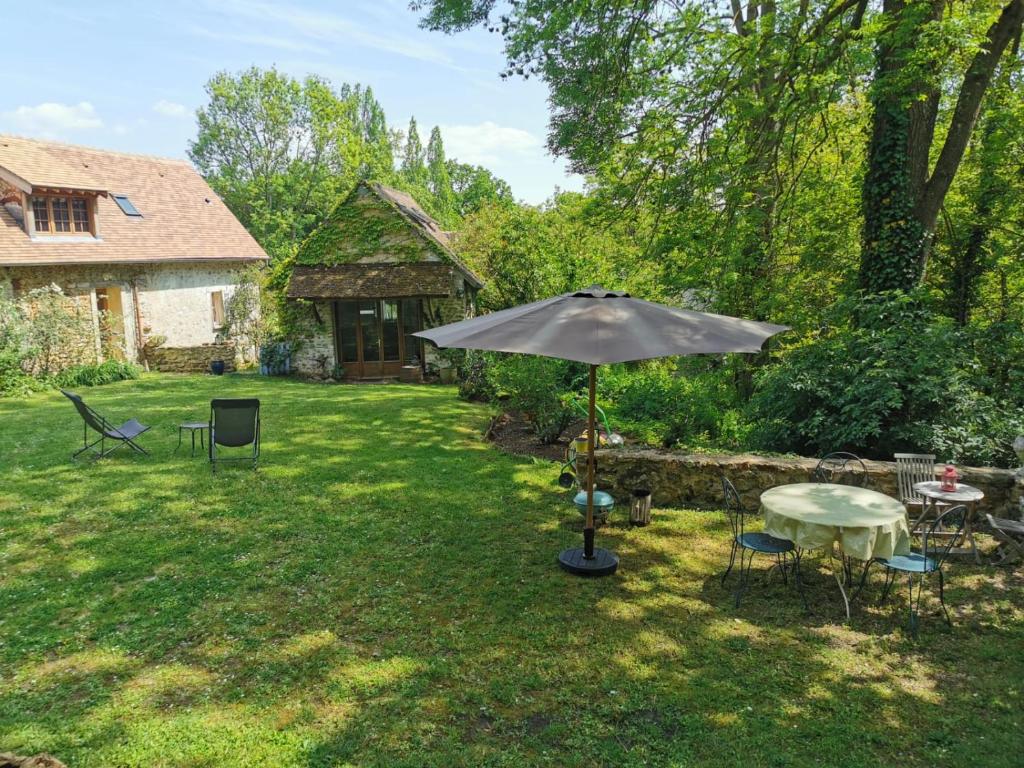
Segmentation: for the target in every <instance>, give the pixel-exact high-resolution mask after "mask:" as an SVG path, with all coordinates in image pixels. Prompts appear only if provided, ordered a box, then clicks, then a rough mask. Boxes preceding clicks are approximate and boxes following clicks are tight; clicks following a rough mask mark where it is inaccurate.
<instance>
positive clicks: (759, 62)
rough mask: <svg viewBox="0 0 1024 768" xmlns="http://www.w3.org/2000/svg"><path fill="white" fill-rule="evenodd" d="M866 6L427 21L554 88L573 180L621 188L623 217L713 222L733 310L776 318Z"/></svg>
mask: <svg viewBox="0 0 1024 768" xmlns="http://www.w3.org/2000/svg"><path fill="white" fill-rule="evenodd" d="M866 5H867V0H843V1H842V2H833V3H828V4H824V5H813V6H812V4H809V3H799V4H797V3H781V4H777V3H775V2H773V1H769V2H762V3H756V2H755V3H749V4H747V5H746V7H745V8H744V7H742V6H741V5H740V4H739V3H738V2H734V3H732V4H731V6H730V7H729V8H728V9H723V8H721V7H720V6H719V5H718V4H704V3H698V2H681V3H661V2H657V1H656V0H643V1H641V2H634V3H623V2H620V1H619V0H599V1H598V2H585V1H584V0H576V1H574V2H560V1H559V0H538V1H537V2H531V3H514V4H512V7H511V9H509V10H508V11H507V12H505V13H503V15H501V16H500V19H499V21H498V22H497V23H492V22H489V19H490V17H491V15H492V13H493V12H494V9H495V6H496V4H495V3H494V2H488V1H486V0H481V1H479V2H471V3H465V2H459V1H458V0H434V1H433V2H429V3H427V2H424V3H420V4H418V5H417V7H419V8H420V9H421V10H422V9H426V14H425V16H424V19H423V24H424V25H425V26H427V27H430V28H433V29H441V30H444V31H449V32H451V31H456V30H460V29H465V28H467V27H470V26H473V25H475V24H480V23H492V25H493V28H500V31H501V32H502V34H503V36H504V38H505V44H506V49H505V50H506V54H507V57H508V67H507V69H506V71H505V73H504V75H505V76H509V75H513V74H515V75H522V76H525V77H530V76H534V75H538V76H540V77H542V78H543V79H544V80H545V82H546V83H547V84H548V86H549V91H550V103H551V105H552V110H553V111H552V117H551V125H550V133H549V146H550V147H551V149H552V151H554V152H556V153H559V154H563V155H565V156H566V157H568V158H569V160H570V162H571V164H572V167H573V168H574V170H577V171H579V172H583V173H590V174H593V173H600V174H603V175H605V176H606V177H617V179H616V181H615V184H616V186H618V188H619V189H618V192H619V193H618V196H617V198H618V199H617V202H619V203H620V204H621V205H622V206H623V207H625V206H630V207H635V206H640V205H644V204H650V205H654V206H657V207H658V208H659V209H660V210H661V211H663V212H664V214H665V215H666V217H667V218H669V219H673V220H674V219H675V218H676V217H675V214H677V213H681V212H682V211H683V210H684V209H686V210H687V213H688V214H694V213H696V211H695V210H693V209H694V208H701V209H702V211H701V216H702V217H703V218H706V219H714V220H715V221H716V226H717V229H718V230H719V231H718V234H717V235H716V236H714V237H712V238H710V240H711V242H713V243H715V250H716V252H717V253H716V256H717V257H718V258H719V259H720V260H721V262H722V264H723V271H724V272H726V273H728V274H730V275H731V276H732V279H731V280H730V282H729V285H728V290H725V291H722V290H719V291H718V300H719V301H721V302H723V304H724V306H723V307H722V308H723V309H724V308H728V309H730V310H731V311H734V312H739V313H742V314H746V315H749V316H753V317H767V316H768V315H770V314H771V312H772V308H773V302H774V301H775V300H776V295H777V286H776V280H777V277H778V274H779V272H778V270H777V269H775V266H776V263H777V260H778V258H779V249H778V248H777V246H776V228H777V224H778V222H779V220H780V219H781V218H782V217H783V215H784V213H783V210H782V206H784V204H786V203H787V202H789V200H790V199H791V198H792V194H793V184H792V177H793V175H795V174H796V175H798V174H799V173H800V169H801V168H802V167H803V166H804V165H805V164H806V162H808V160H809V158H810V157H811V156H813V154H814V153H816V152H817V151H819V150H820V148H821V146H822V143H823V142H822V141H820V140H811V141H794V138H796V137H799V135H800V130H801V129H802V128H804V127H812V128H814V129H815V130H817V131H818V132H819V133H820V134H823V135H826V136H827V134H828V132H829V127H828V125H827V124H825V123H823V121H822V120H821V115H823V114H824V113H825V111H826V110H827V107H828V105H829V104H832V103H835V102H836V101H837V100H838V99H839V98H840V96H841V93H842V83H843V82H844V80H843V79H842V78H841V77H838V76H836V75H835V74H834V72H835V71H836V70H838V69H839V67H838V65H837V62H840V61H842V57H841V54H842V52H843V51H844V50H845V47H846V46H847V44H848V43H849V41H850V39H851V38H852V36H853V35H854V34H855V33H856V31H857V30H859V29H860V27H861V26H862V22H863V18H864V11H865V8H866ZM795 150H799V152H797V151H795ZM688 217H689V218H691V219H692V215H689V216H688ZM678 218H679V219H683V218H684V217H683V216H682V215H680V216H679V217H678ZM666 229H667V230H668V231H669V232H671V229H670V228H669V227H666ZM778 290H782V288H781V287H779V288H778Z"/></svg>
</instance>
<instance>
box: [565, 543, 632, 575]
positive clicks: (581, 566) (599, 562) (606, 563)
mask: <svg viewBox="0 0 1024 768" xmlns="http://www.w3.org/2000/svg"><path fill="white" fill-rule="evenodd" d="M558 564H559V565H560V566H562V568H563V570H566V571H568V572H569V573H574V574H576V575H577V576H611V575H612V574H613V573H615V571H616V569H617V568H618V567H619V556H618V555H616V554H615V553H614V552H612V551H611V550H608V549H601V548H600V547H596V548H595V549H594V556H593V557H592V558H591V559H589V560H588V559H587V558H585V557H584V556H583V547H574V548H573V549H565V550H562V552H560V553H559V554H558Z"/></svg>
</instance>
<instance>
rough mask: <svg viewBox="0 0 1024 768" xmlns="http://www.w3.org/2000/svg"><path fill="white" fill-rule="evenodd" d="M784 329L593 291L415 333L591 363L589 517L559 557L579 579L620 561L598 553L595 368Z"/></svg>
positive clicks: (715, 350)
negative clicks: (578, 538) (577, 544)
mask: <svg viewBox="0 0 1024 768" xmlns="http://www.w3.org/2000/svg"><path fill="white" fill-rule="evenodd" d="M786 330H789V329H788V328H787V327H786V326H784V325H772V324H771V323H758V322H754V321H752V320H740V319H738V318H735V317H725V316H723V315H712V314H708V313H706V312H692V311H689V310H685V309H676V308H675V307H667V306H665V305H664V304H654V303H652V302H650V301H643V300H642V299H634V298H632V297H631V296H630V295H629V294H628V293H621V292H616V291H606V290H605V289H604V288H601V287H599V286H596V285H594V286H591V287H590V288H587V289H586V290H583V291H577V292H575V293H564V294H562V295H561V296H555V297H554V298H551V299H544V300H543V301H535V302H533V303H532V304H524V305H522V306H520V307H512V308H511V309H505V310H502V311H501V312H494V313H493V314H490V315H483V316H482V317H474V318H470V319H469V320H462V321H460V322H457V323H452V324H450V325H443V326H441V327H440V328H432V329H430V330H427V331H420V332H419V333H416V334H414V335H415V336H419V337H420V338H423V339H427V340H428V341H432V342H434V343H435V344H436V345H437V346H439V347H456V348H458V349H486V350H491V351H494V352H519V353H522V354H526V355H542V356H544V357H557V358H561V359H563V360H575V361H577V362H581V363H588V364H589V365H590V387H589V390H590V391H589V395H590V397H589V408H588V413H587V415H588V420H587V424H588V435H589V439H588V450H587V517H586V524H585V527H584V529H583V540H584V546H583V547H582V548H577V549H567V550H565V551H564V552H562V553H561V554H560V555H559V562H560V563H561V565H562V567H563V568H565V569H566V570H568V571H570V572H572V573H577V574H581V575H591V576H602V575H607V574H611V573H614V572H615V570H616V568H617V567H618V563H619V559H618V557H617V556H616V555H615V554H614V553H612V552H609V551H607V550H603V549H595V547H594V444H595V443H596V442H597V439H596V430H595V429H594V410H595V397H596V389H597V366H598V365H600V364H602V363H624V362H627V361H630V360H647V359H650V358H654V357H672V356H676V355H699V354H722V353H725V352H758V351H759V350H760V349H761V345H763V344H764V342H765V340H766V339H767V338H769V337H770V336H773V335H775V334H776V333H779V332H781V331H786Z"/></svg>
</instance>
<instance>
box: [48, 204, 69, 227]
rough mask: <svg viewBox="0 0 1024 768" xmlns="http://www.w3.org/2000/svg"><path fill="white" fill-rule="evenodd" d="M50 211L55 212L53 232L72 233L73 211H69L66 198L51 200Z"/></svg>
mask: <svg viewBox="0 0 1024 768" xmlns="http://www.w3.org/2000/svg"><path fill="white" fill-rule="evenodd" d="M50 210H51V211H52V212H53V231H54V232H70V231H71V211H70V210H69V209H68V199H67V198H66V197H52V198H50Z"/></svg>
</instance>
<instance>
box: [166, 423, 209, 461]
mask: <svg viewBox="0 0 1024 768" xmlns="http://www.w3.org/2000/svg"><path fill="white" fill-rule="evenodd" d="M209 428H210V425H209V423H208V422H205V421H186V422H182V423H181V424H179V425H178V445H177V446H176V447H175V449H174V452H175V453H177V452H178V448H181V433H182V432H184V431H185V430H186V429H187V430H188V431H189V432H190V433H191V434H192V455H193V456H195V455H196V432H198V433H199V447H200V448H205V447H206V443H205V442H204V441H203V432H205V431H206V430H207V429H209Z"/></svg>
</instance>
